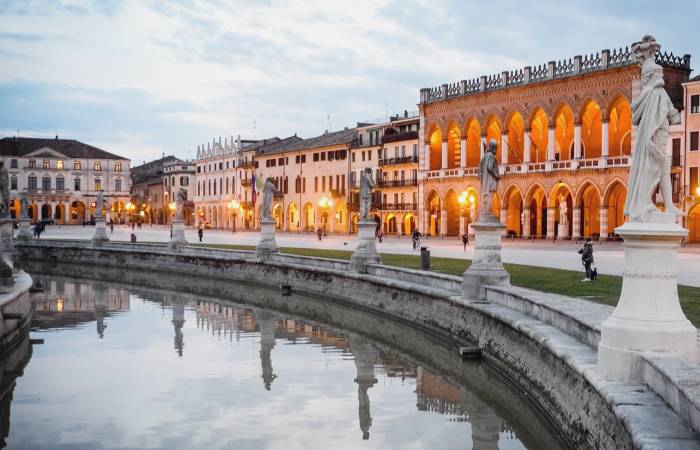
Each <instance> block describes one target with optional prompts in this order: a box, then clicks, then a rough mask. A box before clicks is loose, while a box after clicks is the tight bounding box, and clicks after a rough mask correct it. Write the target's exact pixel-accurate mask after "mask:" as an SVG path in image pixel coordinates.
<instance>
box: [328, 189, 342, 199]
mask: <svg viewBox="0 0 700 450" xmlns="http://www.w3.org/2000/svg"><path fill="white" fill-rule="evenodd" d="M331 197H333V198H343V197H345V189H331Z"/></svg>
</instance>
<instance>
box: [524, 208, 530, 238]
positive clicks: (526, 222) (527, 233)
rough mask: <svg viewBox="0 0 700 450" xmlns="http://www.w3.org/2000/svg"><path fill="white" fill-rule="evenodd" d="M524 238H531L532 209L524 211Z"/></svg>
mask: <svg viewBox="0 0 700 450" xmlns="http://www.w3.org/2000/svg"><path fill="white" fill-rule="evenodd" d="M523 216H524V217H525V220H524V221H523V236H530V208H525V209H523Z"/></svg>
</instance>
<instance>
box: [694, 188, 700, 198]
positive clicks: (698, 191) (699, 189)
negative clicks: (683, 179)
mask: <svg viewBox="0 0 700 450" xmlns="http://www.w3.org/2000/svg"><path fill="white" fill-rule="evenodd" d="M695 195H697V196H698V197H700V186H698V187H696V188H695Z"/></svg>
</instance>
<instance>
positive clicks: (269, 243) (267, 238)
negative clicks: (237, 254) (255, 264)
mask: <svg viewBox="0 0 700 450" xmlns="http://www.w3.org/2000/svg"><path fill="white" fill-rule="evenodd" d="M276 225H277V222H276V221H275V219H261V220H260V242H258V245H257V247H255V256H256V257H258V258H266V257H268V256H270V255H271V254H273V253H279V251H280V249H279V247H278V246H277V241H275V226H276Z"/></svg>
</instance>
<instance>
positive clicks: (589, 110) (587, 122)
mask: <svg viewBox="0 0 700 450" xmlns="http://www.w3.org/2000/svg"><path fill="white" fill-rule="evenodd" d="M579 116H580V117H581V120H580V123H581V144H582V151H583V158H584V159H589V158H600V156H601V154H602V150H601V147H602V138H601V136H602V130H603V110H602V109H601V108H600V104H599V103H598V102H597V101H596V100H594V99H592V98H590V99H587V100H586V101H585V102H584V103H583V106H582V108H581V111H580V112H579Z"/></svg>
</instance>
